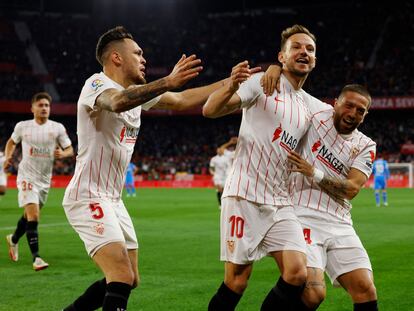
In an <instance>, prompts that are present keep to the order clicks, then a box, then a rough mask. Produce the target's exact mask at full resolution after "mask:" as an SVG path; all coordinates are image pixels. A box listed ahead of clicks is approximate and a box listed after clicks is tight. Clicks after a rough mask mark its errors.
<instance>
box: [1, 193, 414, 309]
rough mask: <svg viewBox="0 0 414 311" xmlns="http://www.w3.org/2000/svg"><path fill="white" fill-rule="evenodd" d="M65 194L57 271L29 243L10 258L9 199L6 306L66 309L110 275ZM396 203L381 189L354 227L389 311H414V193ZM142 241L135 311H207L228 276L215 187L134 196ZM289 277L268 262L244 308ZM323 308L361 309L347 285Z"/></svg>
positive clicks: (43, 241)
mask: <svg viewBox="0 0 414 311" xmlns="http://www.w3.org/2000/svg"><path fill="white" fill-rule="evenodd" d="M62 196H63V190H62V189H51V191H50V194H49V199H48V202H47V204H46V206H45V208H44V209H43V211H42V215H41V225H40V228H39V231H40V253H41V255H42V257H44V259H45V260H46V261H48V262H49V264H50V267H49V269H47V270H44V271H40V272H34V271H33V270H32V267H31V258H30V257H31V256H30V252H29V249H28V246H27V242H26V238H25V237H23V238H22V239H21V241H20V243H19V245H20V260H19V261H18V262H17V263H15V262H11V261H10V260H9V258H8V254H7V247H6V241H5V235H6V234H7V233H10V232H12V230H14V226H15V224H16V222H17V220H18V218H19V217H20V215H21V210H20V209H18V208H17V206H16V205H17V193H16V190H8V192H7V194H6V195H5V196H4V197H2V198H1V199H0V237H1V240H0V297H1V299H0V310H1V311H3V310H4V311H9V310H24V311H25V310H38V311H41V310H44V311H50V310H61V309H62V308H63V307H65V306H66V305H68V304H69V303H70V302H72V301H73V299H74V298H76V297H77V296H78V295H79V294H81V293H82V292H83V290H84V289H85V288H86V287H87V286H89V284H90V283H92V282H94V281H95V280H97V279H100V278H102V275H101V273H100V272H99V270H98V269H97V268H96V267H95V266H94V264H93V262H92V261H91V260H90V259H89V258H88V256H87V255H86V252H85V250H84V246H83V243H82V242H81V241H80V239H79V237H78V235H77V234H76V233H75V232H74V231H73V230H72V228H71V227H70V226H69V224H68V223H67V221H66V217H65V215H64V212H63V209H62V207H61V204H60V203H61V200H62ZM389 202H390V206H389V207H387V208H376V207H375V203H374V195H373V191H372V190H371V189H364V190H362V191H361V193H360V194H359V195H358V197H357V198H356V199H355V200H354V202H353V205H354V209H353V219H354V225H355V227H356V229H357V232H358V233H359V236H360V237H361V239H362V241H363V243H364V245H365V247H366V249H367V250H368V253H369V255H370V258H371V261H372V264H373V267H374V276H375V283H376V287H377V291H378V296H379V307H380V310H398V311H403V310H414V309H413V308H414V307H413V305H414V295H413V294H412V293H413V285H414V279H413V276H414V190H412V189H390V190H389ZM125 203H126V205H127V206H128V209H129V212H130V214H131V216H132V218H133V221H134V224H135V227H136V230H137V233H138V239H139V243H140V252H139V270H140V274H141V285H140V287H139V288H138V289H135V290H134V291H133V292H132V294H131V298H130V300H129V305H128V310H131V311H139V310H142V311H160V310H177V311H185V310H188V311H195V310H207V305H208V302H209V300H210V297H211V296H212V295H213V294H214V292H215V291H216V289H217V287H218V286H219V285H220V283H221V282H222V279H223V264H222V263H221V262H220V261H219V210H218V206H217V202H216V195H215V191H214V190H213V189H138V192H137V197H136V198H125ZM278 277H279V273H278V270H277V268H276V265H275V263H274V262H273V260H272V259H270V258H264V259H263V260H261V261H260V262H258V263H256V264H255V266H254V269H253V275H252V277H251V280H250V282H249V287H248V289H247V290H246V292H245V294H244V296H243V298H242V300H241V302H240V304H239V306H238V309H237V310H240V311H243V310H244V311H255V310H259V309H260V305H261V302H262V300H263V298H264V297H265V295H266V294H267V292H268V290H269V289H270V288H271V287H272V286H273V285H274V283H275V281H276V280H277V278H278ZM327 288H328V296H327V299H326V300H325V302H324V303H323V304H322V306H321V307H320V309H319V310H338V311H339V310H352V304H351V301H350V299H349V298H348V296H347V294H346V293H345V291H344V290H343V289H333V288H332V286H331V285H330V284H328V286H327Z"/></svg>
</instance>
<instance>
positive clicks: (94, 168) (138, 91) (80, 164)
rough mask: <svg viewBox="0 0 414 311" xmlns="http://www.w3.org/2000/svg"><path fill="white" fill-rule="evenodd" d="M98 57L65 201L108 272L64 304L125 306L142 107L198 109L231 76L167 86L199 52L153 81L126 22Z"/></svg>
mask: <svg viewBox="0 0 414 311" xmlns="http://www.w3.org/2000/svg"><path fill="white" fill-rule="evenodd" d="M96 57H97V60H98V61H99V63H100V64H101V65H102V67H103V72H100V73H97V74H94V75H92V76H91V77H90V78H88V79H87V80H86V82H85V85H84V87H83V88H82V92H81V94H80V97H79V100H78V129H77V133H78V142H79V151H78V155H77V162H76V168H75V173H74V176H73V178H72V180H71V182H70V184H69V185H68V187H67V189H66V192H65V196H64V199H63V207H64V210H65V213H66V216H67V218H68V220H69V222H70V224H71V225H72V227H73V228H74V230H75V231H76V232H77V233H78V234H79V236H80V238H81V239H82V241H83V242H84V244H85V248H86V250H87V252H88V254H89V255H90V256H91V257H92V259H93V261H94V262H95V263H96V264H97V265H98V266H99V268H100V269H101V270H102V272H103V273H104V275H105V278H104V279H102V280H99V281H97V282H95V283H93V284H92V285H91V286H90V287H89V288H88V289H87V290H86V291H85V292H84V293H83V294H82V295H81V296H80V297H78V298H77V299H76V300H75V301H74V302H73V303H72V304H71V305H69V306H68V307H66V308H65V310H78V311H79V310H95V309H97V308H99V307H102V308H103V310H107V311H117V310H126V307H127V303H128V298H129V295H130V292H131V290H132V288H134V287H136V286H137V284H138V281H139V274H138V242H137V237H136V234H135V230H134V226H133V224H132V220H131V218H130V216H129V214H128V212H127V210H126V208H125V205H124V203H123V201H122V196H121V192H122V188H123V183H124V180H125V171H126V168H127V165H128V163H129V162H130V160H131V156H132V153H133V151H134V145H135V141H136V139H137V135H138V132H139V129H140V126H141V118H140V116H141V109H145V110H148V109H150V108H151V107H155V108H161V109H176V110H182V109H187V108H193V107H195V106H196V105H201V104H203V103H204V102H205V101H206V100H207V97H208V95H209V94H211V93H212V92H213V91H214V90H216V89H217V88H219V87H220V86H221V85H223V84H224V83H225V80H223V81H219V82H216V83H214V84H211V85H208V86H205V87H200V88H195V89H189V90H186V91H183V92H179V93H173V92H168V91H169V90H172V89H176V88H179V87H181V86H182V85H184V84H185V83H186V82H187V81H189V80H190V79H193V78H195V77H196V76H197V75H198V74H199V72H200V71H201V70H202V67H201V66H200V60H199V59H197V58H196V56H195V55H191V56H189V57H186V56H185V55H183V56H182V57H181V59H180V60H179V61H178V62H177V64H176V65H175V67H174V69H173V71H172V72H171V73H170V74H169V75H168V76H166V77H164V78H161V79H159V80H156V81H154V82H151V83H148V84H146V81H145V64H146V62H145V58H144V57H143V51H142V49H141V48H140V47H139V46H138V44H137V43H136V42H135V41H134V40H133V37H132V35H131V34H129V33H128V31H127V30H126V29H125V28H124V27H122V26H118V27H116V28H113V29H111V30H109V31H107V32H106V33H104V34H103V35H102V36H101V37H100V38H99V41H98V44H97V48H96Z"/></svg>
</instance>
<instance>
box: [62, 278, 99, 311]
mask: <svg viewBox="0 0 414 311" xmlns="http://www.w3.org/2000/svg"><path fill="white" fill-rule="evenodd" d="M105 293H106V279H105V278H103V279H102V280H99V281H96V282H95V283H93V284H92V285H91V286H89V287H88V288H87V289H86V291H85V292H84V293H83V294H82V295H81V296H79V298H78V299H76V300H75V301H74V302H73V303H72V304H71V305H70V306H67V307H66V308H65V309H63V311H92V310H96V309H98V308H100V307H102V305H103V300H104V297H105Z"/></svg>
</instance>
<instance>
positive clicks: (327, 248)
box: [298, 216, 372, 287]
mask: <svg viewBox="0 0 414 311" xmlns="http://www.w3.org/2000/svg"><path fill="white" fill-rule="evenodd" d="M298 218H299V221H300V222H301V223H302V227H303V230H304V235H305V240H306V249H307V251H306V255H307V266H308V267H312V268H318V269H321V270H323V271H325V272H326V274H327V275H328V276H329V279H330V280H331V283H332V284H333V285H334V286H336V287H340V286H341V285H340V284H339V283H338V281H337V278H338V277H339V276H341V275H342V274H344V273H347V272H351V271H354V270H356V269H367V270H370V271H372V266H371V262H370V260H369V257H368V253H367V251H366V250H365V248H364V246H363V245H362V242H361V240H360V239H359V237H358V235H357V234H356V232H355V230H354V228H353V227H352V225H350V224H345V223H343V224H340V223H335V224H334V225H333V224H332V223H329V222H326V221H323V220H317V219H315V218H310V217H303V216H299V217H298Z"/></svg>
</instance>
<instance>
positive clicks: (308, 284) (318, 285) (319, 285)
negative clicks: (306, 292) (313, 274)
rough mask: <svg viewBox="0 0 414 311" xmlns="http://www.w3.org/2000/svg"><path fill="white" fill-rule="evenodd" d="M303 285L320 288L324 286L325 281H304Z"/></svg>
mask: <svg viewBox="0 0 414 311" xmlns="http://www.w3.org/2000/svg"><path fill="white" fill-rule="evenodd" d="M305 287H306V288H308V289H309V288H311V287H322V288H325V283H322V282H318V281H312V282H306V285H305Z"/></svg>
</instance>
